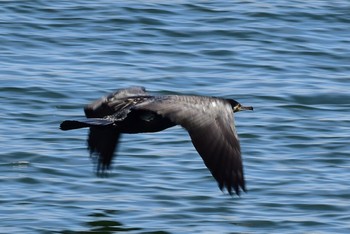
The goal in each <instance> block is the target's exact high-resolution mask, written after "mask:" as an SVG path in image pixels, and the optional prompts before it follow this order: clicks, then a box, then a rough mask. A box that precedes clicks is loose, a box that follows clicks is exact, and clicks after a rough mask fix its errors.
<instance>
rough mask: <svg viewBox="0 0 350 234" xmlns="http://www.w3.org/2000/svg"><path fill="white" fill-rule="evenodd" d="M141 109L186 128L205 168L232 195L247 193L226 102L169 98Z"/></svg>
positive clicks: (204, 98)
mask: <svg viewBox="0 0 350 234" xmlns="http://www.w3.org/2000/svg"><path fill="white" fill-rule="evenodd" d="M137 108H140V109H146V110H150V111H154V112H156V113H157V114H160V115H162V116H163V117H166V118H169V119H170V120H171V121H173V122H174V123H176V124H179V125H181V126H182V127H184V128H185V129H186V130H187V131H188V132H189V135H190V137H191V139H192V142H193V145H194V147H195V148H196V150H197V151H198V153H199V154H200V155H201V157H202V158H203V160H204V163H205V165H206V166H207V167H208V169H209V170H210V171H211V173H212V175H213V176H214V178H215V179H216V180H217V182H218V185H219V188H220V189H221V190H223V188H224V187H225V188H226V189H227V191H228V192H229V193H230V194H231V195H232V194H233V190H234V192H236V194H238V195H239V193H240V189H242V190H243V191H245V182H244V175H243V166H242V159H241V151H240V145H239V141H238V137H237V134H236V130H235V127H234V118H233V111H232V107H231V106H230V104H229V103H228V102H226V101H225V100H223V99H218V98H210V97H197V96H166V97H165V98H159V99H156V100H155V101H153V102H148V103H142V104H140V105H138V106H137Z"/></svg>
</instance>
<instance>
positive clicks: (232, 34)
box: [0, 0, 350, 233]
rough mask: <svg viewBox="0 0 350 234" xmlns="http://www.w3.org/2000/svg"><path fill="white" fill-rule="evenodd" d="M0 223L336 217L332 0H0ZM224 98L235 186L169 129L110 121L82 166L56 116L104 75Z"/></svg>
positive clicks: (344, 184) (173, 223) (35, 225)
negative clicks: (117, 130)
mask: <svg viewBox="0 0 350 234" xmlns="http://www.w3.org/2000/svg"><path fill="white" fill-rule="evenodd" d="M0 4H1V5H0V41H1V43H0V81H1V85H0V117H1V122H0V129H1V135H0V145H1V150H0V168H1V172H0V183H1V193H0V204H1V206H0V220H1V224H0V226H1V228H0V232H3V233H116V232H118V233H126V232H128V233H348V232H349V230H350V205H349V204H350V182H349V178H350V160H349V156H350V146H349V139H350V131H349V130H350V119H349V115H350V93H349V90H350V46H349V45H350V16H349V10H350V3H349V2H348V1H345V0H344V1H342V0H339V1H306V2H305V1H263V2H262V1H234V2H230V3H229V2H228V1H215V2H206V1H191V2H190V1H177V2H174V3H170V2H164V1H134V2H132V3H131V2H129V1H125V2H124V1H107V0H105V1H91V2H90V1H73V2H71V1H1V3H0ZM132 85H143V86H145V87H146V88H147V89H148V90H149V91H154V92H160V93H183V94H203V95H212V96H222V97H227V98H234V99H236V100H238V101H239V102H241V103H242V104H244V105H252V106H254V112H242V113H238V114H237V115H236V121H237V129H238V133H239V136H240V140H241V146H242V150H243V157H244V167H245V172H246V182H247V187H248V193H245V194H242V195H241V197H236V196H235V197H230V196H229V195H228V194H225V193H222V192H221V191H220V190H219V189H218V187H217V185H216V182H215V181H214V179H213V178H212V177H211V176H210V173H209V171H208V170H207V169H206V168H205V166H204V164H203V162H202V161H201V158H200V157H199V156H198V154H197V152H196V151H195V150H194V148H193V146H192V144H191V141H190V139H189V137H188V135H187V133H186V132H185V131H183V130H182V129H181V128H179V127H175V128H172V129H168V130H167V131H164V132H161V133H156V134H144V135H131V136H130V135H125V136H124V137H123V138H122V141H121V144H120V148H119V150H118V158H117V160H116V161H115V162H114V168H113V170H112V171H111V173H110V175H109V176H108V177H107V178H100V177H96V176H95V175H94V173H93V164H92V163H91V160H90V159H89V158H88V152H87V151H86V143H85V140H86V134H87V131H86V130H77V131H72V132H62V131H59V129H58V126H59V123H60V121H62V120H64V119H67V118H74V117H78V116H81V115H82V114H83V111H82V107H83V106H84V105H85V104H87V103H89V102H90V101H92V100H95V99H97V98H99V97H100V96H102V95H105V94H107V93H109V92H111V91H114V90H115V89H118V88H122V87H128V86H132Z"/></svg>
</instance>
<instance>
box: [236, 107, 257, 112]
mask: <svg viewBox="0 0 350 234" xmlns="http://www.w3.org/2000/svg"><path fill="white" fill-rule="evenodd" d="M242 110H254V108H253V107H252V106H240V107H239V111H242Z"/></svg>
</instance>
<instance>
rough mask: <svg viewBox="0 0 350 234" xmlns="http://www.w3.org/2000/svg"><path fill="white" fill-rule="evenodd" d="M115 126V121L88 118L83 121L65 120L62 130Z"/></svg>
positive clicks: (61, 126)
mask: <svg viewBox="0 0 350 234" xmlns="http://www.w3.org/2000/svg"><path fill="white" fill-rule="evenodd" d="M109 125H113V121H111V120H108V119H101V118H87V119H81V120H65V121H63V122H62V123H61V125H60V129H61V130H63V131H67V130H72V129H79V128H87V127H93V126H109Z"/></svg>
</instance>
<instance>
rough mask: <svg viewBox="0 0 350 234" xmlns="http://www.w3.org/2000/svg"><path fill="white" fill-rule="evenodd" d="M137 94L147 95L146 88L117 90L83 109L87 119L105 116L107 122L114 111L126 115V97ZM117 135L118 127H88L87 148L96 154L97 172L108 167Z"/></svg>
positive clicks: (91, 153) (116, 141)
mask: <svg viewBox="0 0 350 234" xmlns="http://www.w3.org/2000/svg"><path fill="white" fill-rule="evenodd" d="M139 95H142V96H147V93H146V90H145V89H144V88H143V87H132V88H127V89H120V90H117V91H116V92H114V93H112V94H110V95H108V96H106V97H103V98H100V99H99V100H97V101H95V102H93V103H91V104H89V105H87V106H86V107H85V109H84V110H85V115H86V117H87V118H88V119H89V118H105V119H106V118H107V119H106V120H105V122H108V120H109V119H108V116H111V115H114V114H115V113H116V112H117V113H120V114H121V115H125V116H126V115H127V113H128V112H129V110H128V109H127V108H126V106H127V105H128V103H129V102H128V101H127V98H128V97H133V96H139ZM120 108H124V109H125V111H123V110H120ZM129 109H130V108H129ZM125 116H123V118H125ZM114 120H117V119H116V118H113V119H111V120H110V121H114ZM101 121H102V120H101ZM119 137H120V132H119V131H118V129H117V128H114V127H111V126H109V125H107V126H102V125H100V126H91V127H90V132H89V137H88V140H87V143H88V149H89V150H90V155H92V156H96V159H97V171H98V172H103V171H105V170H106V169H108V168H109V167H110V165H111V162H112V159H113V156H114V152H115V150H116V147H117V145H118V140H119Z"/></svg>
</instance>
